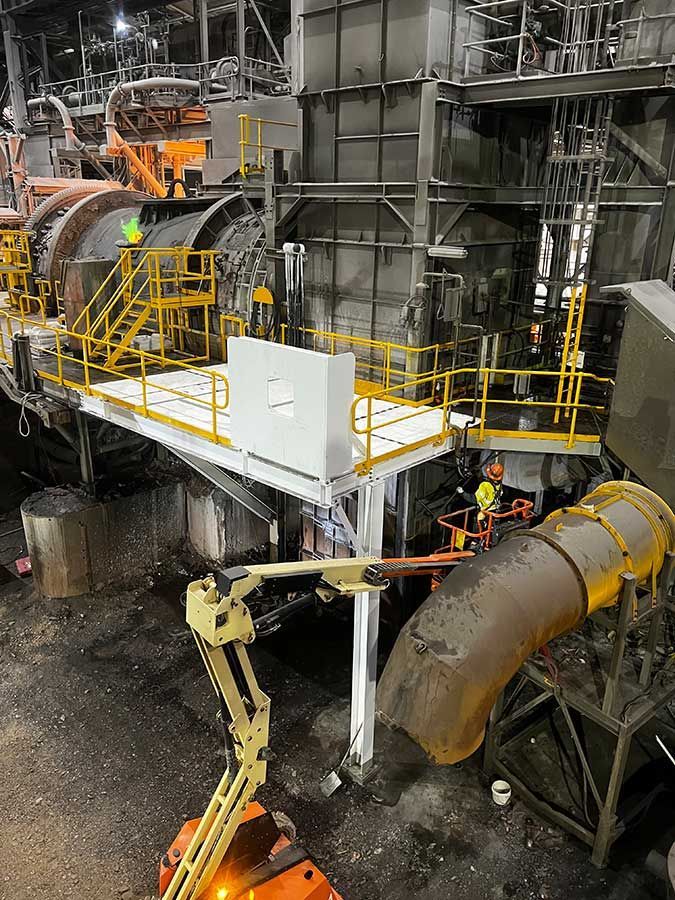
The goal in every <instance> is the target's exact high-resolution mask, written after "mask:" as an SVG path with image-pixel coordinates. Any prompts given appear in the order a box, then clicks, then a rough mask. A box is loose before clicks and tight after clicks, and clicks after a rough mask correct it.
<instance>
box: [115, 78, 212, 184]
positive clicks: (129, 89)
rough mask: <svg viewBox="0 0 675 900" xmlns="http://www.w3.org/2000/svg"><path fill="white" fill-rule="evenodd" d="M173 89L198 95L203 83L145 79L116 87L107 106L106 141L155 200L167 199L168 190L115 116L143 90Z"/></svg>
mask: <svg viewBox="0 0 675 900" xmlns="http://www.w3.org/2000/svg"><path fill="white" fill-rule="evenodd" d="M160 90H173V91H176V92H182V93H187V94H198V93H199V90H200V84H199V82H198V81H191V80H190V79H187V78H144V79H142V80H141V81H127V82H124V83H123V84H118V85H116V86H115V87H114V88H113V89H112V91H111V92H110V95H109V97H108V102H107V103H106V107H105V122H104V125H105V139H106V143H107V145H108V151H109V152H110V153H121V154H122V156H124V157H125V159H126V160H127V161H128V163H129V165H130V166H131V167H132V169H134V171H135V172H137V173H138V175H140V177H141V178H142V179H143V181H144V182H145V184H146V186H147V188H148V189H149V190H150V192H151V193H153V194H154V195H155V197H160V198H162V197H166V193H167V192H166V188H165V187H164V185H163V184H162V183H161V181H159V180H158V179H157V178H155V176H154V175H153V173H152V172H151V171H150V169H149V168H148V167H147V166H146V165H145V163H144V162H143V161H142V160H141V159H139V157H138V156H137V154H136V153H134V150H133V148H132V147H130V146H129V144H128V143H127V142H126V141H125V140H124V138H123V137H122V136H121V135H120V133H119V132H118V130H117V125H116V122H115V115H116V113H117V110H118V109H119V107H120V105H121V104H122V101H123V100H124V98H125V96H126V95H127V94H132V93H134V92H139V91H160Z"/></svg>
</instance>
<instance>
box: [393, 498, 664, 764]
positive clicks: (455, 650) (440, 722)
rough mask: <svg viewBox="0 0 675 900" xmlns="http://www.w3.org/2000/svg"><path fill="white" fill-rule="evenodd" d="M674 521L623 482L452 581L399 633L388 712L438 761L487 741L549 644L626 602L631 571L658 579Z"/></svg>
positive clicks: (461, 569)
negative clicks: (511, 693) (497, 714)
mask: <svg viewBox="0 0 675 900" xmlns="http://www.w3.org/2000/svg"><path fill="white" fill-rule="evenodd" d="M674 547H675V516H673V513H672V511H671V509H670V507H669V506H668V505H667V504H666V503H665V501H664V500H662V499H661V498H660V497H658V496H657V495H656V494H654V493H653V492H652V491H650V490H648V489H647V488H645V487H642V485H638V484H633V483H631V482H622V481H613V482H608V483H606V484H603V485H601V486H600V487H599V488H597V489H596V490H595V491H593V492H592V493H591V494H589V495H588V496H586V497H585V498H584V499H583V500H582V501H581V502H580V503H579V504H578V505H577V506H573V507H568V508H565V509H562V510H558V511H557V512H555V513H553V514H552V515H550V516H549V517H548V519H546V521H545V522H543V523H542V524H541V525H538V526H537V527H536V528H533V529H531V530H530V531H517V532H513V533H511V534H510V535H508V536H507V537H506V538H505V539H504V540H503V541H502V542H501V543H500V544H499V545H498V546H497V547H495V548H494V549H493V550H490V551H489V552H488V553H485V554H484V555H482V556H478V557H476V558H475V559H471V560H469V561H467V562H465V563H463V564H462V565H461V566H458V567H457V569H455V571H454V572H453V573H452V574H450V575H449V576H448V577H447V578H446V579H445V581H444V582H443V584H442V585H441V586H440V587H439V588H438V590H437V591H435V592H434V593H433V594H431V596H430V597H429V598H428V599H427V600H426V601H425V602H424V603H423V604H422V606H421V607H420V608H419V610H418V611H417V612H416V613H415V615H414V616H413V617H412V618H411V619H410V621H409V622H408V623H407V624H406V626H405V628H404V629H403V631H402V632H401V634H400V635H399V637H398V640H397V642H396V644H395V646H394V649H393V651H392V654H391V656H390V658H389V660H388V662H387V665H386V667H385V670H384V673H383V675H382V679H381V682H380V685H379V689H378V707H379V709H380V715H381V717H382V718H383V720H384V721H385V722H387V723H388V724H390V725H392V726H394V727H397V728H400V729H402V730H403V731H405V732H407V733H408V734H409V735H410V736H411V737H412V738H413V739H414V740H415V741H416V742H417V743H418V744H420V745H421V746H422V747H423V748H424V749H425V750H426V752H427V753H428V754H429V755H430V756H431V757H432V758H433V759H435V760H436V761H437V762H440V763H455V762H459V761H460V760H462V759H465V758H466V757H467V756H469V755H470V754H471V753H473V752H474V751H475V750H476V749H477V748H478V747H479V746H480V744H481V742H482V740H483V736H484V734H485V724H486V722H487V718H488V716H489V714H490V710H491V709H492V706H493V705H494V702H495V700H496V699H497V696H498V695H499V693H500V692H501V691H502V690H503V688H504V687H505V686H506V684H507V683H508V681H509V680H510V679H511V678H512V677H513V676H514V675H515V674H516V672H517V671H518V669H519V668H520V666H521V665H522V663H523V662H524V661H525V660H526V659H527V658H528V656H530V654H531V653H533V652H534V651H535V650H537V649H538V648H539V647H541V646H542V645H543V644H545V643H546V642H547V641H550V640H552V639H553V638H555V637H558V636H559V635H561V634H564V633H565V632H567V631H570V630H571V629H572V628H574V627H575V626H577V625H579V624H581V622H583V620H584V619H585V618H586V616H588V615H589V614H590V613H592V612H595V611H596V610H598V609H600V608H601V607H604V606H612V605H613V604H615V603H616V602H617V600H618V599H619V595H620V591H621V585H622V579H621V574H622V573H624V572H627V571H628V572H632V573H633V574H634V575H635V576H636V578H637V580H638V582H640V581H644V580H645V579H647V578H649V577H650V575H652V574H654V575H656V574H658V572H659V571H660V570H661V567H662V565H663V560H664V556H665V554H666V552H668V551H672V550H673V548H674Z"/></svg>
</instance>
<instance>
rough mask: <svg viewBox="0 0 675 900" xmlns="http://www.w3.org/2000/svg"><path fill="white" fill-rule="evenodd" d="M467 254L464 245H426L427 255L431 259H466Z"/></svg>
mask: <svg viewBox="0 0 675 900" xmlns="http://www.w3.org/2000/svg"><path fill="white" fill-rule="evenodd" d="M468 255H469V254H468V251H467V249H466V247H451V246H449V245H447V244H434V245H433V246H432V247H427V256H430V257H431V258H432V259H466V258H467V256H468Z"/></svg>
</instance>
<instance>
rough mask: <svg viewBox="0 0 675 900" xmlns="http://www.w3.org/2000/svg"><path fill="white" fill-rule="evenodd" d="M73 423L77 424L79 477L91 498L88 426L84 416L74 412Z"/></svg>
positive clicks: (91, 480)
mask: <svg viewBox="0 0 675 900" xmlns="http://www.w3.org/2000/svg"><path fill="white" fill-rule="evenodd" d="M75 422H76V423H77V436H78V441H79V445H80V477H81V479H82V484H83V486H84V488H85V490H86V491H87V493H88V494H89V495H90V496H93V495H94V493H95V490H96V486H95V480H94V458H93V456H92V452H91V440H90V438H89V426H88V419H87V416H86V414H85V413H83V412H80V411H79V410H76V412H75Z"/></svg>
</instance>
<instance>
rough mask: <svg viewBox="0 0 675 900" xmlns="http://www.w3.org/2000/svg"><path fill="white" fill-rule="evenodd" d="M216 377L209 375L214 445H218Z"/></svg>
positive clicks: (212, 374)
mask: <svg viewBox="0 0 675 900" xmlns="http://www.w3.org/2000/svg"><path fill="white" fill-rule="evenodd" d="M216 398H217V392H216V376H215V374H214V373H213V372H212V373H211V428H212V429H213V440H214V443H216V444H217V443H218V407H217V406H216Z"/></svg>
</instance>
